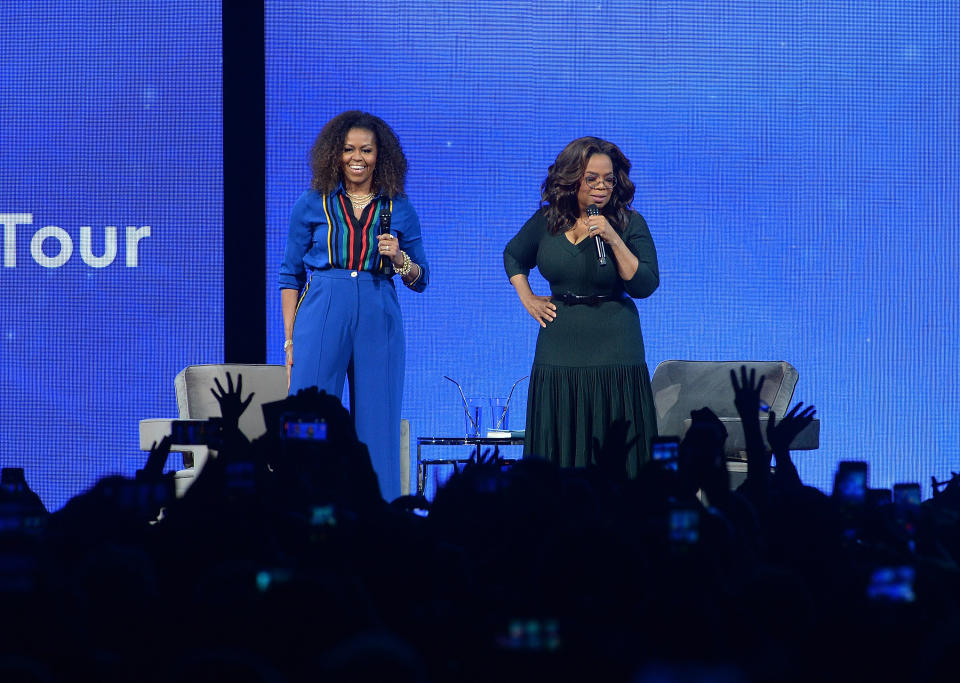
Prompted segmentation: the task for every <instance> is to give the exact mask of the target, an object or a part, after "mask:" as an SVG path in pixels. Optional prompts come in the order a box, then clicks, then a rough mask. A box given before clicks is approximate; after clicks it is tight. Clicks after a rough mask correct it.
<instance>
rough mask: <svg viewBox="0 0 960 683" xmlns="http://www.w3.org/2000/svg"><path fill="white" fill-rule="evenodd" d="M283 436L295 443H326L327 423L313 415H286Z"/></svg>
mask: <svg viewBox="0 0 960 683" xmlns="http://www.w3.org/2000/svg"><path fill="white" fill-rule="evenodd" d="M281 434H282V435H283V438H284V439H292V440H295V441H326V440H327V422H326V420H323V419H318V418H317V417H316V416H313V415H311V416H305V415H284V416H283V421H282V429H281Z"/></svg>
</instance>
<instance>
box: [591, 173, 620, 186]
mask: <svg viewBox="0 0 960 683" xmlns="http://www.w3.org/2000/svg"><path fill="white" fill-rule="evenodd" d="M583 182H585V183H586V184H587V187H589V188H590V189H591V190H596V189H599V187H600V185H601V184H602V185H603V186H604V187H616V186H617V176H615V175H608V176H607V177H606V178H601V177H600V176H598V175H594V174H593V173H588V174H587V175H585V176H584V177H583Z"/></svg>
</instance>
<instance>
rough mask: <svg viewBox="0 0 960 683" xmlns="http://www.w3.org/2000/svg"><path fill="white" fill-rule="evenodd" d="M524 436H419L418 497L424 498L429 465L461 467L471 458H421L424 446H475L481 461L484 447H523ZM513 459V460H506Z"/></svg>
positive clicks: (476, 453) (477, 456) (476, 454)
mask: <svg viewBox="0 0 960 683" xmlns="http://www.w3.org/2000/svg"><path fill="white" fill-rule="evenodd" d="M522 445H523V437H522V436H511V437H501V438H490V437H485V436H418V437H417V495H418V496H422V495H423V491H424V489H426V487H427V465H459V464H466V463H468V462H470V459H469V458H430V459H429V460H424V459H423V458H422V457H421V453H420V452H421V449H422V448H423V447H424V446H473V447H474V449H475V456H474V457H475V458H476V460H477V461H479V460H480V449H481V447H483V446H522ZM504 459H512V458H504Z"/></svg>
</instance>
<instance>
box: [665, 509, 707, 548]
mask: <svg viewBox="0 0 960 683" xmlns="http://www.w3.org/2000/svg"><path fill="white" fill-rule="evenodd" d="M667 533H668V536H667V537H668V539H669V540H670V543H672V544H673V545H678V546H686V545H694V544H695V543H697V542H698V541H699V540H700V513H699V512H698V511H697V510H694V509H692V508H675V509H673V510H670V518H669V529H668V532H667Z"/></svg>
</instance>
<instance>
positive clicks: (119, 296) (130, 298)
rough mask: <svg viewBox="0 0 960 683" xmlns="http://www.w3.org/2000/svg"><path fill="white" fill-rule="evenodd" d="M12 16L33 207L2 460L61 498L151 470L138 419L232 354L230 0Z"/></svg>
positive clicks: (1, 369) (28, 201)
mask: <svg viewBox="0 0 960 683" xmlns="http://www.w3.org/2000/svg"><path fill="white" fill-rule="evenodd" d="M0 25H2V26H3V27H4V35H5V38H4V41H3V49H2V50H0V103H2V104H0V214H2V215H5V216H7V219H6V222H8V223H10V222H12V221H14V220H16V218H11V216H12V215H20V218H23V215H24V214H26V215H27V216H28V217H29V218H28V219H27V220H29V221H31V223H30V224H22V225H19V226H8V227H4V226H0V230H3V231H4V235H3V238H4V239H3V240H2V241H0V250H2V262H0V463H2V465H3V466H5V467H24V468H25V470H26V475H27V480H28V482H29V483H30V485H31V486H32V487H33V488H34V489H36V490H37V491H38V492H39V493H40V495H41V496H42V498H43V500H44V502H45V503H46V504H47V506H48V507H50V508H57V507H59V506H61V505H62V504H63V503H64V502H65V501H66V500H67V499H68V498H69V497H70V496H73V495H74V494H76V493H78V492H80V491H81V490H83V489H84V488H86V487H87V486H89V485H90V484H92V483H93V482H94V481H96V480H97V479H98V478H99V477H101V476H103V475H104V474H107V473H123V474H128V475H129V474H133V472H134V470H135V469H136V468H137V467H139V466H140V465H142V462H143V455H142V454H141V453H139V451H138V438H137V421H138V420H139V419H140V418H144V417H173V416H175V415H176V401H175V399H174V393H173V377H174V375H175V374H176V372H177V371H178V370H180V369H181V368H182V367H183V366H185V365H188V364H190V363H198V362H218V361H220V360H222V354H223V332H222V328H223V313H222V311H223V276H222V271H223V265H222V263H223V260H222V257H221V253H222V225H223V198H222V191H223V182H222V166H223V162H222V144H221V139H222V132H221V130H222V126H221V119H222V117H221V106H220V102H221V98H220V93H221V66H220V35H221V34H220V3H219V2H212V1H210V0H206V1H200V0H192V1H191V0H154V1H143V0H140V1H138V2H136V3H126V2H123V3H115V2H102V1H89V0H87V1H82V2H69V3H64V2H60V1H59V0H57V1H54V2H39V1H37V2H34V1H31V2H29V3H21V2H3V3H0ZM48 226H55V227H56V228H59V229H60V230H61V231H63V232H59V231H57V230H53V231H51V230H47V233H51V234H55V235H59V239H58V238H57V237H51V238H47V239H45V240H43V239H42V238H43V235H45V234H47V233H45V232H41V231H42V230H44V229H46V228H48ZM107 226H114V227H115V228H116V240H115V243H116V256H115V258H114V259H113V260H112V261H110V259H109V258H107V259H104V260H103V261H101V262H99V264H98V265H99V267H94V266H91V265H88V261H90V262H93V263H98V262H97V261H96V260H95V259H92V258H89V256H90V255H92V256H96V257H99V256H104V255H108V254H109V252H108V251H107V250H108V246H109V243H110V238H109V237H108V234H109V231H108V230H107V229H106V228H107ZM128 226H133V227H134V228H135V230H137V231H139V233H140V234H141V235H146V231H145V230H143V228H144V227H145V226H149V236H144V237H142V239H140V240H139V243H138V245H137V247H136V256H137V260H136V265H135V266H134V265H133V264H132V261H130V260H129V258H128V247H127V231H128ZM84 227H87V228H89V235H90V237H89V248H88V250H87V251H88V258H87V259H86V260H84V258H83V255H82V247H83V243H84V242H85V240H84V239H83V238H82V236H81V233H82V232H83V230H84ZM38 232H40V237H35V235H36V233H38ZM64 234H65V235H66V237H64ZM41 241H42V244H41ZM31 243H34V249H36V248H37V247H39V248H40V249H41V250H42V253H41V254H40V257H39V259H37V258H35V257H34V253H33V251H32V249H31ZM67 244H70V245H72V253H71V254H70V257H69V258H68V259H66V260H65V261H64V262H63V263H62V265H59V266H57V267H51V266H53V264H52V263H49V262H48V261H47V259H45V258H44V255H45V256H46V257H57V256H58V255H60V257H61V260H63V257H65V256H67V252H66V251H63V249H64V248H65V245H67ZM38 261H43V262H47V263H48V265H47V266H44V265H41V264H40V263H39V262H38ZM108 262H109V263H108Z"/></svg>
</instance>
